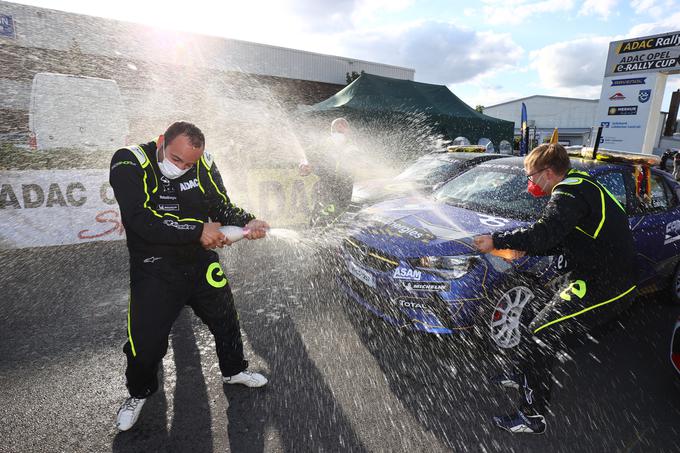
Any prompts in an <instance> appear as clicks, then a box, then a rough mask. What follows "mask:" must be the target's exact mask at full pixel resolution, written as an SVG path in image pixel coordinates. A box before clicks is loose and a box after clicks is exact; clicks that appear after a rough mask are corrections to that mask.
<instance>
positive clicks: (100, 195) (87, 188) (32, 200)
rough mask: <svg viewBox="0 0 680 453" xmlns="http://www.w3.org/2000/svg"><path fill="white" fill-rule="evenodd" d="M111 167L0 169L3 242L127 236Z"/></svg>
mask: <svg viewBox="0 0 680 453" xmlns="http://www.w3.org/2000/svg"><path fill="white" fill-rule="evenodd" d="M108 181H109V171H108V169H107V170H104V169H101V170H28V171H1V172H0V248H23V247H39V246H47V245H66V244H78V243H81V242H88V241H93V240H115V239H124V237H125V236H124V235H125V232H124V230H123V226H122V224H121V221H120V211H119V209H118V204H117V203H116V199H115V198H114V196H113V189H111V186H110V185H109V182H108Z"/></svg>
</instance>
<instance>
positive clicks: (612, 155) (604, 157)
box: [567, 146, 661, 166]
mask: <svg viewBox="0 0 680 453" xmlns="http://www.w3.org/2000/svg"><path fill="white" fill-rule="evenodd" d="M567 154H569V155H570V156H571V157H579V158H581V159H589V160H599V161H604V162H618V163H626V164H632V165H645V166H655V165H659V164H660V163H661V158H660V157H659V156H655V155H653V154H641V153H629V152H626V151H614V150H610V149H604V148H598V149H597V154H595V159H593V148H591V147H586V146H568V147H567Z"/></svg>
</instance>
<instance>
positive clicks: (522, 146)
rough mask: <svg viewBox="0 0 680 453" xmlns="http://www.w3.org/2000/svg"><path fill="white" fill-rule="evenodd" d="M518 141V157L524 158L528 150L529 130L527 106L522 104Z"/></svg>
mask: <svg viewBox="0 0 680 453" xmlns="http://www.w3.org/2000/svg"><path fill="white" fill-rule="evenodd" d="M519 130H520V139H519V155H520V156H526V155H527V152H528V148H529V128H528V127H527V106H526V105H524V102H522V118H521V125H520V127H519Z"/></svg>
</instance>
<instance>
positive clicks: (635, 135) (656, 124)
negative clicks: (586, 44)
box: [595, 32, 680, 153]
mask: <svg viewBox="0 0 680 453" xmlns="http://www.w3.org/2000/svg"><path fill="white" fill-rule="evenodd" d="M679 72H680V32H672V33H665V34H661V35H654V36H646V37H643V38H634V39H627V40H623V41H614V42H612V43H610V44H609V54H608V56H607V65H606V68H605V74H604V76H605V77H604V81H603V83H602V92H601V94H600V103H599V104H598V108H597V123H596V124H595V126H603V130H602V138H601V139H600V145H601V146H604V147H606V148H610V149H616V150H621V151H629V152H635V153H640V152H642V153H651V152H652V148H653V146H654V143H655V141H656V138H657V136H658V134H659V133H660V129H659V128H660V114H659V112H660V110H661V101H662V100H663V93H664V88H665V86H666V78H667V75H668V74H674V73H679Z"/></svg>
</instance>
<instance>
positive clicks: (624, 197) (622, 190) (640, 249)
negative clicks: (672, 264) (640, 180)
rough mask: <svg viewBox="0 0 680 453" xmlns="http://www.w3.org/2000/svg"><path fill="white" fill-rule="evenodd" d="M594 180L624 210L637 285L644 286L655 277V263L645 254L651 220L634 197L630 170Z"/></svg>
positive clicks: (608, 171)
mask: <svg viewBox="0 0 680 453" xmlns="http://www.w3.org/2000/svg"><path fill="white" fill-rule="evenodd" d="M596 179H597V180H598V181H599V182H600V184H602V185H603V186H604V187H605V188H606V189H607V190H608V191H609V192H610V193H611V194H612V195H613V196H614V198H616V199H617V200H618V202H619V203H620V204H621V206H623V207H624V208H625V209H626V213H627V214H628V222H629V224H630V229H631V231H632V233H633V240H634V242H635V250H636V268H637V272H638V283H639V284H640V285H641V286H645V285H647V282H649V281H650V280H652V279H653V278H654V276H655V275H656V261H654V260H653V259H652V258H650V257H649V256H648V255H649V254H648V253H647V250H648V248H649V245H650V243H651V239H650V238H649V237H648V235H649V226H650V225H652V224H653V219H648V218H646V217H647V212H646V211H644V209H643V207H642V205H641V203H640V202H639V200H638V198H637V197H636V196H635V180H634V179H633V173H632V169H631V170H628V169H625V168H613V169H609V170H606V171H604V172H602V173H600V174H598V175H597V176H596Z"/></svg>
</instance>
